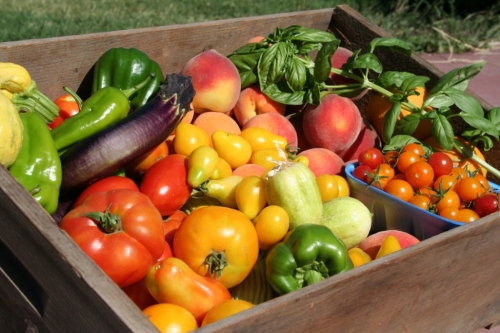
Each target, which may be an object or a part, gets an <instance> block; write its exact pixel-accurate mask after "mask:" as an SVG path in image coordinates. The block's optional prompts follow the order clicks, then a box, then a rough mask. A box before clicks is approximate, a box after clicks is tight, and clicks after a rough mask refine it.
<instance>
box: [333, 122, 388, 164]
mask: <svg viewBox="0 0 500 333" xmlns="http://www.w3.org/2000/svg"><path fill="white" fill-rule="evenodd" d="M373 147H375V148H379V149H380V148H381V147H382V141H381V140H380V138H379V136H378V134H377V132H376V131H375V130H374V129H373V128H372V127H371V126H367V125H366V124H365V123H363V124H362V125H361V131H360V132H359V135H358V138H357V139H356V141H354V143H353V144H352V146H351V147H349V148H347V149H346V150H344V151H343V152H341V153H340V154H339V156H340V157H342V159H343V160H344V161H345V162H349V161H352V160H356V159H357V158H358V156H359V154H360V153H361V152H362V151H364V150H366V149H368V148H373Z"/></svg>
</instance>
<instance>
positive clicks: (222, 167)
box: [209, 157, 233, 180]
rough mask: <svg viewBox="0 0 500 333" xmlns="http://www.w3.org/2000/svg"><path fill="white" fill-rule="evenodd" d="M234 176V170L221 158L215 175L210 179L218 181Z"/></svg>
mask: <svg viewBox="0 0 500 333" xmlns="http://www.w3.org/2000/svg"><path fill="white" fill-rule="evenodd" d="M232 174H233V169H231V166H230V165H229V163H227V162H226V160H225V159H223V158H221V157H219V162H218V163H217V167H216V168H215V171H214V173H213V174H212V175H211V176H210V177H209V179H212V180H216V179H222V178H226V177H229V176H231V175H232Z"/></svg>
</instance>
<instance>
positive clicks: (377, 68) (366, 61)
mask: <svg viewBox="0 0 500 333" xmlns="http://www.w3.org/2000/svg"><path fill="white" fill-rule="evenodd" d="M352 68H366V69H371V70H372V71H374V72H377V73H379V74H380V73H382V63H381V62H380V60H379V59H378V58H377V56H376V55H374V54H373V53H365V54H363V55H361V56H359V57H358V58H357V59H356V60H354V61H353V62H352ZM342 69H344V68H343V67H342Z"/></svg>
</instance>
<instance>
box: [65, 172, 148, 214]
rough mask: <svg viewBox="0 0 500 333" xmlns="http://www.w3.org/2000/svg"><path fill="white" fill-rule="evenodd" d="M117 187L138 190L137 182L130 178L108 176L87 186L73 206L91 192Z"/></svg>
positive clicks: (77, 204)
mask: <svg viewBox="0 0 500 333" xmlns="http://www.w3.org/2000/svg"><path fill="white" fill-rule="evenodd" d="M118 188H128V189H130V190H134V191H139V187H138V186H137V184H136V183H135V182H134V181H133V180H132V179H130V178H127V177H122V176H108V177H105V178H102V179H99V180H98V181H96V182H94V183H92V184H90V185H89V186H87V187H86V188H85V189H84V190H83V191H82V192H81V193H80V195H79V196H78V197H77V198H76V200H75V202H74V203H73V207H77V206H80V204H81V203H82V202H83V200H85V198H87V197H88V196H89V195H90V194H91V193H95V192H107V191H110V190H114V189H118Z"/></svg>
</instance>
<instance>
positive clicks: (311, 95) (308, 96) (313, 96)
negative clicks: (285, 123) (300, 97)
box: [304, 84, 321, 105]
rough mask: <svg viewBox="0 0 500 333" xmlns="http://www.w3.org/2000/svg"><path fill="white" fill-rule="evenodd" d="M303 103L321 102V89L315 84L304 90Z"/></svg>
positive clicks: (315, 103)
mask: <svg viewBox="0 0 500 333" xmlns="http://www.w3.org/2000/svg"><path fill="white" fill-rule="evenodd" d="M304 103H309V104H313V105H319V104H320V103H321V90H320V89H319V86H318V85H317V84H316V85H314V86H312V87H311V88H310V89H308V90H307V91H306V92H305V95H304Z"/></svg>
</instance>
